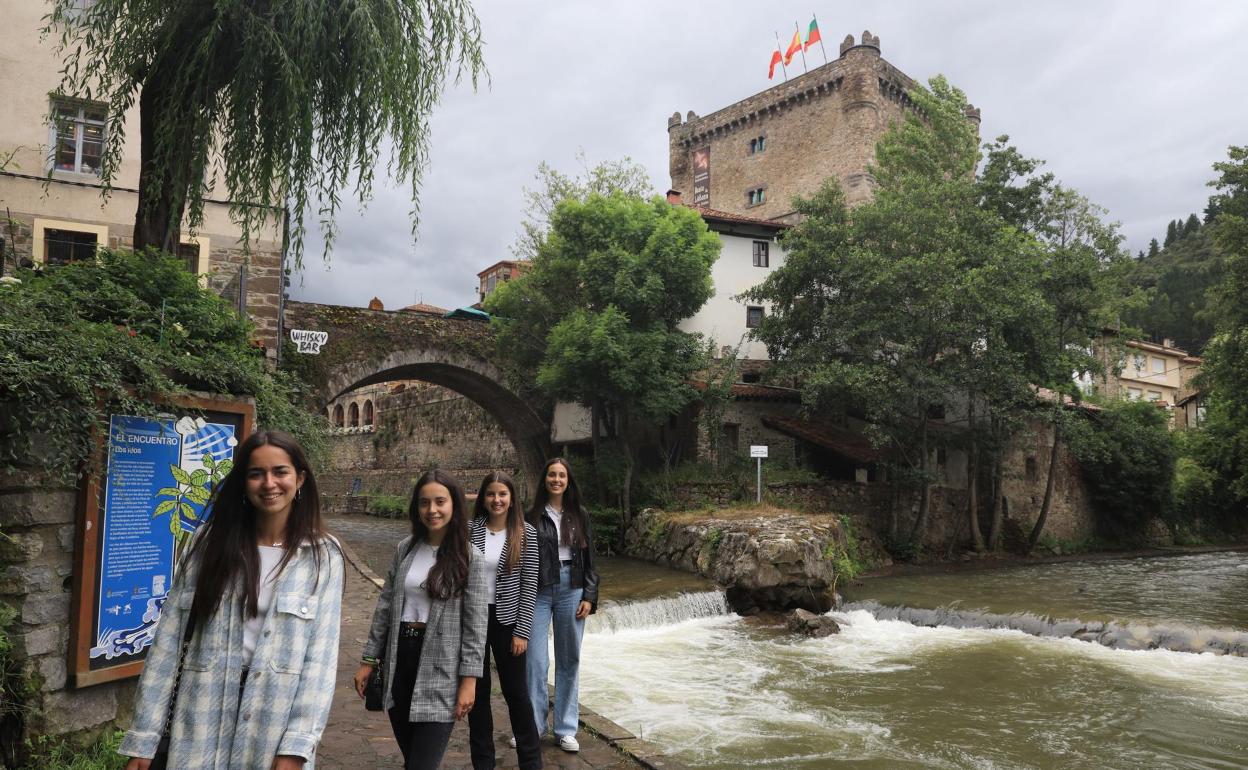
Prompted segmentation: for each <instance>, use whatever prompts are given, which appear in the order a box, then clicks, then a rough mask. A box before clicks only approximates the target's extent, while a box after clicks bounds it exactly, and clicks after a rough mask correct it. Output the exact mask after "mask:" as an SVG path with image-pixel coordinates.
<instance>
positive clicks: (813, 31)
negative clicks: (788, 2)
mask: <svg viewBox="0 0 1248 770" xmlns="http://www.w3.org/2000/svg"><path fill="white" fill-rule="evenodd" d="M821 40H823V38H821V37H819V22H818V21H817V20H816V19H811V20H810V31H809V32H807V33H806V49H805V50H807V51H809V50H810V47H811V46H812V45H814V44H815V43H818V42H820V41H821Z"/></svg>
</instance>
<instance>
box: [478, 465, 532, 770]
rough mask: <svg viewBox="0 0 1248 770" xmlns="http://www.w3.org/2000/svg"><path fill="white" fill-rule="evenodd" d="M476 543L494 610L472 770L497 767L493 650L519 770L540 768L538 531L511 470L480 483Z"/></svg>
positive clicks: (480, 683)
mask: <svg viewBox="0 0 1248 770" xmlns="http://www.w3.org/2000/svg"><path fill="white" fill-rule="evenodd" d="M469 533H470V535H471V538H472V544H473V546H475V547H476V549H477V550H478V551H481V552H482V553H483V554H485V568H486V577H487V583H488V586H487V588H486V594H487V596H488V597H489V605H490V610H489V612H490V627H489V632H488V633H487V635H486V648H485V662H484V665H483V666H482V668H481V678H480V679H478V680H477V704H476V705H475V706H473V708H472V713H470V714H469V715H468V727H469V743H470V745H471V748H472V767H473V770H493V768H494V760H495V757H494V716H493V714H492V712H491V709H490V652H491V650H492V651H493V652H494V667H495V668H497V669H498V683H499V686H500V687H501V688H502V691H503V699H504V700H505V701H507V713H508V716H509V717H510V718H511V719H510V721H511V729H512V733H513V735H514V736H515V740H516V755H517V758H518V759H519V762H520V770H538V769H539V768H541V766H542V749H541V746H540V744H539V743H538V740H539V738H538V734H537V725H536V724H535V723H534V721H533V705H532V704H531V703H529V691H528V687H527V685H526V673H525V672H526V665H527V656H526V654H525V653H526V651H527V650H528V646H529V636H530V634H532V632H533V603H534V601H535V600H536V599H537V530H535V529H533V525H531V524H528V523H526V522H525V520H524V514H523V513H522V512H521V510H520V501H519V499H518V498H517V497H516V485H515V483H514V482H512V480H511V477H510V476H508V475H507V474H506V473H499V472H497V471H496V472H494V473H488V474H486V476H485V478H484V479H482V480H481V488H480V490H479V491H478V492H477V502H476V506H475V507H474V509H473V518H472V522H471V523H470V524H469Z"/></svg>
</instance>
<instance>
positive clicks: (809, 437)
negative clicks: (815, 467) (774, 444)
mask: <svg viewBox="0 0 1248 770" xmlns="http://www.w3.org/2000/svg"><path fill="white" fill-rule="evenodd" d="M763 425H766V426H767V427H768V428H774V429H775V430H778V431H780V432H781V433H787V434H788V435H790V436H793V437H794V438H800V439H801V440H803V441H809V442H810V443H812V444H814V445H816V446H821V447H823V448H824V449H827V450H830V451H832V452H835V453H836V454H838V455H840V456H842V457H845V458H847V459H850V460H853V461H854V462H858V463H863V464H864V465H865V464H870V463H876V462H879V461H880V458H881V456H882V455H881V453H880V450H878V449H876V448H875V447H873V446H871V442H870V441H868V440H867V437H866V436H864V435H862V434H861V433H857V432H855V431H852V430H850V429H849V428H844V427H841V426H840V425H833V424H832V423H830V422H823V421H822V420H802V419H799V418H797V417H773V416H771V415H766V416H764V417H763Z"/></svg>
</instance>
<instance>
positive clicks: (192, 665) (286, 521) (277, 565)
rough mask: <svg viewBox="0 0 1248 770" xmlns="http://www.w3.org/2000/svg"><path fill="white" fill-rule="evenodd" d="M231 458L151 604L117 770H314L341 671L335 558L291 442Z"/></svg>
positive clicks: (253, 446) (263, 439)
mask: <svg viewBox="0 0 1248 770" xmlns="http://www.w3.org/2000/svg"><path fill="white" fill-rule="evenodd" d="M234 462H235V464H234V466H233V468H232V469H231V470H230V472H229V474H227V475H226V477H225V479H223V480H222V481H221V483H220V484H219V485H218V486H217V489H216V490H215V492H214V495H213V499H212V500H211V502H210V504H209V510H210V511H211V515H210V516H209V517H208V519H207V521H206V522H205V523H204V525H203V526H202V527H200V529H199V531H198V532H197V533H196V534H195V535H194V541H193V542H192V544H191V546H190V549H189V552H188V554H187V556H186V558H185V559H184V560H183V561H182V563H181V564H180V567H179V570H178V573H177V575H176V576H175V577H174V581H173V585H172V586H171V588H170V591H169V595H168V597H167V598H166V599H165V603H164V606H163V608H162V610H161V618H160V624H159V626H158V627H157V630H156V638H155V640H154V642H153V644H152V648H151V651H150V652H149V653H148V656H147V661H146V662H145V664H144V667H143V676H142V678H141V679H140V680H139V690H138V696H137V700H136V703H135V713H134V721H133V723H132V724H131V726H130V730H129V731H128V732H127V733H126V737H125V739H124V740H123V741H122V744H121V747H120V749H119V750H120V753H121V754H123V755H126V756H129V757H132V759H131V760H130V761H129V763H127V765H126V768H127V770H156V769H157V768H165V767H169V768H178V770H199V769H200V768H205V769H207V768H211V769H212V770H235V769H237V770H244V769H246V770H252V769H253V768H264V769H265V770H269V769H270V768H271V769H272V770H295V769H296V768H311V767H312V766H313V764H314V760H315V757H316V746H317V744H318V743H319V742H320V739H321V732H322V731H323V730H324V729H325V721H326V719H327V718H328V717H329V706H330V702H331V701H332V699H333V693H334V679H335V674H336V672H337V665H338V626H339V610H340V609H341V606H342V573H343V562H342V554H341V552H340V551H339V550H338V546H337V542H336V541H334V539H333V538H332V537H330V535H329V534H327V533H326V532H325V530H324V529H323V527H322V525H321V508H320V496H319V495H318V494H317V490H316V480H315V479H314V478H313V476H312V470H311V469H310V468H309V467H308V461H307V456H306V455H305V454H304V451H303V448H302V447H300V446H299V443H298V442H297V441H296V440H295V439H294V437H293V436H291V435H289V434H287V433H283V432H281V431H259V432H257V433H253V434H252V435H251V436H250V437H249V438H248V439H247V440H246V441H244V442H243V443H242V445H241V446H240V447H239V448H238V452H237V454H236V455H235V459H234ZM188 628H190V629H191V633H190V634H189V641H188V642H186V643H185V644H184V640H185V639H186V637H187V636H188V634H187V629H188ZM179 672H180V676H179ZM175 688H176V694H175Z"/></svg>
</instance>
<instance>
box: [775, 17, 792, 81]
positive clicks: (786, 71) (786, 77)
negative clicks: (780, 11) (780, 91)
mask: <svg viewBox="0 0 1248 770" xmlns="http://www.w3.org/2000/svg"><path fill="white" fill-rule="evenodd" d="M774 31H775V30H773V32H774ZM776 50H777V51H779V52H780V71H781V72H783V73H784V82H786V83H787V82H789V68H788V67H786V66H784V48H783V47H782V46H781V45H780V33H779V32H776Z"/></svg>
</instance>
